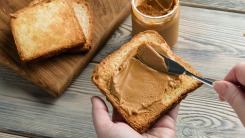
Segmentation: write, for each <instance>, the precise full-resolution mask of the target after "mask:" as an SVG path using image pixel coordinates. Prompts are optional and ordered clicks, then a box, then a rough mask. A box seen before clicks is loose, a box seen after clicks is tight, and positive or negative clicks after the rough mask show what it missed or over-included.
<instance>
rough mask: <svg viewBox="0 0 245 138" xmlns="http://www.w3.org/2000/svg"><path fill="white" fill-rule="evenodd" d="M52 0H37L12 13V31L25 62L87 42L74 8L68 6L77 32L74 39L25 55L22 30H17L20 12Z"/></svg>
mask: <svg viewBox="0 0 245 138" xmlns="http://www.w3.org/2000/svg"><path fill="white" fill-rule="evenodd" d="M52 1H55V0H36V1H35V3H33V4H32V5H30V6H28V7H25V8H23V9H21V10H19V11H17V12H16V13H14V14H11V28H12V33H13V36H14V40H15V43H16V47H17V50H18V53H19V55H20V58H21V61H22V62H23V63H26V62H33V61H38V60H40V59H44V58H48V57H51V56H54V55H58V54H60V53H62V52H65V51H69V50H71V49H75V48H78V47H80V46H81V45H84V43H85V37H84V34H83V31H82V28H81V27H80V25H79V24H78V21H77V19H76V17H75V13H74V11H73V10H72V8H68V9H67V10H69V11H67V13H68V14H70V15H72V17H71V19H72V21H71V22H72V23H74V24H73V25H71V26H75V27H73V29H74V30H76V34H73V36H72V37H74V40H73V41H71V42H67V44H60V47H57V48H56V49H52V50H50V51H46V52H43V53H41V52H39V53H36V54H33V55H31V56H26V55H25V51H23V48H22V47H23V46H22V44H21V43H20V39H22V38H20V36H19V35H20V33H21V32H20V31H19V32H18V31H17V30H18V29H19V28H18V27H19V26H18V24H17V23H16V22H17V18H20V17H18V16H19V14H21V13H22V12H25V11H26V10H35V8H37V7H38V6H40V7H41V6H43V5H45V4H46V3H49V2H52ZM59 1H61V2H63V3H66V4H68V5H69V2H67V1H66V0H59ZM23 14H24V13H23ZM23 16H25V15H23ZM61 16H62V15H61ZM61 28H62V27H61ZM75 28H76V29H75ZM37 33H38V32H37ZM73 33H75V32H73ZM22 35H25V34H22ZM61 39H67V38H61ZM75 39H76V40H75ZM46 40H47V39H46ZM36 50H39V49H36Z"/></svg>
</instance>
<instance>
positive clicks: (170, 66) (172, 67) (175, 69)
mask: <svg viewBox="0 0 245 138" xmlns="http://www.w3.org/2000/svg"><path fill="white" fill-rule="evenodd" d="M154 50H155V49H154ZM155 51H156V52H157V53H158V54H159V55H160V56H161V57H163V58H164V60H165V64H166V67H167V72H168V73H172V74H177V75H180V74H186V75H188V76H191V77H192V78H194V79H197V80H199V81H200V82H202V83H204V84H206V85H208V86H210V87H213V81H214V80H213V79H208V78H201V77H199V76H197V75H194V74H193V73H191V72H189V71H188V70H186V69H185V68H184V67H183V66H181V65H180V64H179V63H177V62H176V61H174V60H172V59H170V58H168V57H166V56H165V55H163V54H162V53H160V52H158V51H157V50H155Z"/></svg>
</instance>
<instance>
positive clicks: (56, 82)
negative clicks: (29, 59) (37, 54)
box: [0, 0, 130, 96]
mask: <svg viewBox="0 0 245 138" xmlns="http://www.w3.org/2000/svg"><path fill="white" fill-rule="evenodd" d="M30 1H31V0H21V1H20V0H11V1H7V0H5V1H1V3H0V6H1V9H2V10H0V17H1V20H0V25H1V28H0V38H1V39H0V64H3V65H5V66H7V67H9V68H10V69H12V70H14V71H15V72H16V73H18V74H20V76H22V77H24V78H26V79H27V80H30V81H32V82H33V83H34V84H36V85H37V86H39V87H41V88H42V89H43V90H45V91H47V92H48V93H49V94H51V95H53V96H59V95H60V94H62V93H63V92H64V91H65V89H66V88H67V87H68V86H69V85H70V84H71V82H72V81H73V80H74V78H75V77H76V76H77V75H78V74H79V73H80V72H81V70H82V69H83V68H84V67H85V66H86V65H87V64H88V62H89V61H90V60H91V58H92V57H93V55H94V54H95V53H96V51H97V50H98V49H100V47H101V46H102V44H103V43H104V42H105V41H106V39H107V38H108V36H109V35H110V34H111V33H112V32H113V31H114V30H115V28H116V27H118V25H119V24H120V23H121V22H122V20H123V19H125V18H126V17H127V15H128V14H129V11H130V0H121V1H110V0H100V1H96V0H89V1H88V2H89V4H90V6H91V8H92V9H93V10H94V12H93V15H94V32H93V33H94V34H93V40H92V41H93V42H92V49H91V50H90V51H89V52H88V53H86V54H61V55H59V56H56V57H54V58H50V59H48V60H43V61H40V62H37V63H34V64H25V65H23V64H21V63H20V58H19V56H18V54H17V51H16V48H15V47H16V46H15V44H14V40H13V37H12V33H11V29H10V15H9V14H10V13H13V12H15V11H17V10H19V9H21V8H23V7H25V6H26V5H27V4H28V3H29V2H30Z"/></svg>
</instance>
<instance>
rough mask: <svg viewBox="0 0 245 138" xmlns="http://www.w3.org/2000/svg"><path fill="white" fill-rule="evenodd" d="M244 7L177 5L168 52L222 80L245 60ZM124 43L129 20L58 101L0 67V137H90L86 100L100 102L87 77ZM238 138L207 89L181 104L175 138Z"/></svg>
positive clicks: (210, 1)
mask: <svg viewBox="0 0 245 138" xmlns="http://www.w3.org/2000/svg"><path fill="white" fill-rule="evenodd" d="M244 7H245V3H244V2H243V1H242V0H222V1H221V0H206V1H201V0H185V1H184V0H182V1H181V17H180V34H179V40H178V42H177V44H176V45H175V46H174V47H173V51H174V52H175V53H176V54H177V55H179V56H180V57H181V58H183V59H184V60H186V61H187V62H189V63H190V64H191V65H192V66H193V67H194V68H195V69H196V70H198V71H199V72H200V73H201V74H202V75H203V76H205V77H209V78H213V79H217V80H219V79H223V77H224V76H225V75H226V74H227V72H228V71H229V70H230V69H231V67H232V66H234V65H235V64H236V63H238V62H240V61H244V59H245V37H243V34H244V33H245V9H244ZM130 38H131V17H130V16H129V17H128V18H127V19H126V20H125V21H124V23H123V24H122V25H121V26H120V27H119V28H118V29H117V30H116V31H115V32H114V34H113V35H112V36H111V38H110V39H109V41H108V42H107V43H106V44H105V45H104V47H103V49H102V50H101V51H100V52H99V53H98V54H97V55H96V56H95V57H94V59H93V60H92V61H91V62H90V63H89V65H88V66H87V67H86V69H85V70H84V71H83V72H82V73H81V74H80V75H79V76H78V77H77V78H76V80H75V81H74V82H73V83H72V85H71V86H70V87H69V88H68V89H67V91H66V92H65V93H64V94H63V95H62V96H61V97H59V98H52V97H51V96H49V95H48V94H46V93H45V92H43V91H42V90H41V89H39V88H38V87H36V86H34V85H33V84H32V83H30V82H28V81H26V80H24V79H23V78H21V77H20V76H18V75H17V74H15V73H14V72H12V71H11V70H9V69H7V68H6V67H4V66H2V65H0V137H7V138H12V137H14V138H16V137H17V138H22V137H54V138H63V137H64V138H80V137H96V133H95V130H94V127H93V123H92V118H91V102H90V97H91V96H94V95H97V96H101V97H102V98H105V97H104V96H103V95H102V94H101V93H100V92H99V90H98V89H97V88H96V87H95V86H94V85H93V84H92V83H91V79H90V77H91V73H92V71H93V69H94V68H95V66H96V65H97V64H98V63H99V62H100V61H101V60H102V59H103V58H105V57H106V56H107V55H108V54H110V53H112V52H113V51H115V50H116V49H118V48H119V47H120V46H121V45H122V44H124V43H125V42H127V41H129V39H130ZM107 104H108V103H107ZM108 106H109V107H110V109H111V106H110V104H108ZM110 111H111V110H110ZM244 136H245V132H244V127H243V126H242V124H241V123H240V121H239V119H238V118H237V116H236V114H235V113H234V111H233V109H232V108H231V107H230V106H229V105H228V104H226V103H221V102H219V100H218V97H217V94H216V92H215V91H214V90H213V89H212V88H210V87H207V86H205V85H203V86H202V87H201V88H199V89H198V90H196V91H195V92H193V93H191V94H190V95H189V96H188V97H187V98H186V99H185V100H184V101H183V102H181V108H180V111H179V115H178V121H177V137H244Z"/></svg>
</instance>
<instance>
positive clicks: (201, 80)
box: [184, 71, 215, 87]
mask: <svg viewBox="0 0 245 138" xmlns="http://www.w3.org/2000/svg"><path fill="white" fill-rule="evenodd" d="M184 74H186V75H189V76H191V77H192V78H195V79H197V80H199V81H200V82H202V83H204V84H206V85H208V86H210V87H213V82H214V81H215V80H214V79H208V78H201V77H199V76H196V75H194V74H192V73H191V72H189V71H185V72H184Z"/></svg>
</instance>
